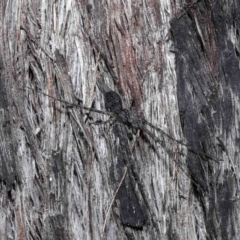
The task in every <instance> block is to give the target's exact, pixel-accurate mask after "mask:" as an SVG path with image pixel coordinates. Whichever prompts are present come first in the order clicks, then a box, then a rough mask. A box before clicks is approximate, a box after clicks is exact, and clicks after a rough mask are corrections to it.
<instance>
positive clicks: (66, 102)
mask: <svg viewBox="0 0 240 240" xmlns="http://www.w3.org/2000/svg"><path fill="white" fill-rule="evenodd" d="M26 88H29V89H31V90H34V89H32V88H30V87H27V86H26ZM19 89H20V90H23V91H25V89H23V88H19ZM37 92H39V93H40V94H42V95H44V96H47V97H49V98H51V99H54V100H56V101H59V102H62V103H65V104H67V105H69V106H71V107H77V108H81V109H84V110H88V111H92V112H96V113H101V114H105V115H109V116H114V114H113V113H109V112H106V111H102V110H98V109H95V108H88V107H85V106H82V105H79V104H75V103H70V102H68V101H65V100H63V99H60V98H55V97H53V96H51V95H49V94H47V93H44V92H41V91H39V90H37Z"/></svg>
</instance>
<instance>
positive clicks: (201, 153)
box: [144, 120, 223, 162]
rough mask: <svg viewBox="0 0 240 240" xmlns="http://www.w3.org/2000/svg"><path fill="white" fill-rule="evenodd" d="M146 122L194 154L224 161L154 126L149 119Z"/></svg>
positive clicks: (216, 160)
mask: <svg viewBox="0 0 240 240" xmlns="http://www.w3.org/2000/svg"><path fill="white" fill-rule="evenodd" d="M144 123H145V124H146V125H149V126H150V127H152V128H153V129H155V130H157V131H159V132H160V133H161V134H162V135H164V136H166V137H168V138H169V139H171V140H172V141H175V142H177V143H178V144H181V145H183V146H185V147H187V149H188V151H189V152H192V153H194V154H196V155H199V156H204V157H207V158H209V159H211V160H213V161H215V162H220V161H223V160H222V159H216V158H214V157H212V156H210V155H208V154H206V153H204V152H200V151H196V150H194V149H193V148H191V147H190V145H189V144H187V143H184V142H183V141H181V140H177V139H175V138H174V137H172V136H171V135H169V134H168V133H166V132H164V131H163V130H162V129H161V128H159V127H156V126H154V125H153V124H152V123H150V122H148V121H147V120H145V121H144Z"/></svg>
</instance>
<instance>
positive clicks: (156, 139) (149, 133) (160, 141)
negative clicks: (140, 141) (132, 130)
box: [144, 128, 203, 191]
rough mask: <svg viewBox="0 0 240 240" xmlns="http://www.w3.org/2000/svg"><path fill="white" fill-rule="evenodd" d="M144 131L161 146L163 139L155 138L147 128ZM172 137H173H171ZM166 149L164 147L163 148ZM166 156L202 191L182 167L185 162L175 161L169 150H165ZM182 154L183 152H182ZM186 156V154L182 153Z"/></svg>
mask: <svg viewBox="0 0 240 240" xmlns="http://www.w3.org/2000/svg"><path fill="white" fill-rule="evenodd" d="M144 131H145V132H146V133H147V134H148V135H149V136H150V137H152V138H153V139H154V140H155V141H156V142H157V143H159V144H160V145H161V146H162V145H163V141H162V140H160V139H159V138H157V137H156V136H155V135H154V134H153V133H152V132H150V131H149V130H148V129H146V128H145V129H144ZM173 139H174V138H173ZM165 150H166V149H165ZM166 152H167V154H168V156H169V157H170V158H171V160H173V162H175V163H176V164H177V166H178V167H179V168H180V169H181V171H182V172H183V173H184V174H185V175H186V176H187V177H188V178H189V179H190V180H191V181H192V183H194V185H196V186H197V187H198V188H199V189H201V190H202V191H203V189H202V188H201V187H200V186H199V184H197V182H195V181H194V180H193V179H192V177H191V176H190V175H189V174H188V173H187V172H186V171H185V170H184V169H183V167H182V166H181V165H185V166H186V167H187V165H186V164H184V163H182V164H180V163H179V162H178V161H176V160H175V159H174V158H173V157H172V156H171V154H170V153H169V151H166ZM182 154H183V153H182ZM184 155H185V156H186V154H184Z"/></svg>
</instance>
